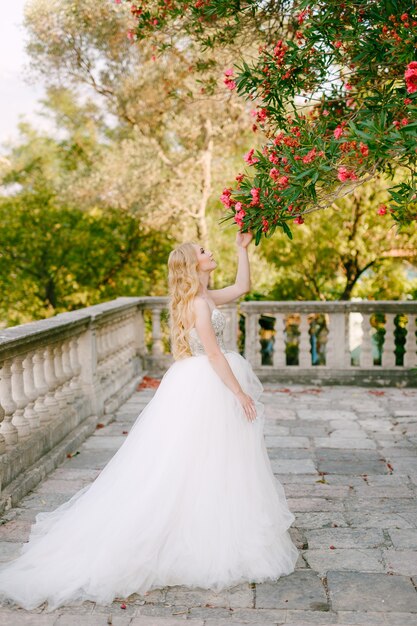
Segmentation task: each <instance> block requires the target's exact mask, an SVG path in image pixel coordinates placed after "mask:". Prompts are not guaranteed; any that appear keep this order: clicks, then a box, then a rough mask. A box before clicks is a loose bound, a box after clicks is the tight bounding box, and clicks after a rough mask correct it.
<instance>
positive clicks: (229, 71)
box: [224, 67, 233, 76]
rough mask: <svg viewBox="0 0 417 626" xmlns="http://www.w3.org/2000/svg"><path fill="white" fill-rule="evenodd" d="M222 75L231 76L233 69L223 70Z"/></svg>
mask: <svg viewBox="0 0 417 626" xmlns="http://www.w3.org/2000/svg"><path fill="white" fill-rule="evenodd" d="M224 75H225V76H233V68H232V67H229V69H227V70H224Z"/></svg>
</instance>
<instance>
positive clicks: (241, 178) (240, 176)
mask: <svg viewBox="0 0 417 626" xmlns="http://www.w3.org/2000/svg"><path fill="white" fill-rule="evenodd" d="M244 178H245V175H244V174H238V175H237V176H236V178H235V180H237V182H238V183H241V182H242V180H243V179H244Z"/></svg>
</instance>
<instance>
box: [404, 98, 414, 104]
mask: <svg viewBox="0 0 417 626" xmlns="http://www.w3.org/2000/svg"><path fill="white" fill-rule="evenodd" d="M412 102H413V101H412V100H411V98H404V104H411V103H412Z"/></svg>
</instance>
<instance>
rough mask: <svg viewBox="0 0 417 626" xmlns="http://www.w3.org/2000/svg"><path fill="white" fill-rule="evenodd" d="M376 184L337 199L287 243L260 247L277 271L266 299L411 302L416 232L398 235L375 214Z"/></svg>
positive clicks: (380, 190)
mask: <svg viewBox="0 0 417 626" xmlns="http://www.w3.org/2000/svg"><path fill="white" fill-rule="evenodd" d="M378 182H379V181H378V180H376V181H372V183H371V182H368V183H366V184H364V185H362V186H361V187H358V188H357V189H355V190H354V192H353V193H352V194H350V195H349V196H346V197H345V198H343V199H342V200H339V202H338V204H337V206H336V207H335V208H334V209H332V210H330V209H329V211H328V212H327V213H326V218H327V219H324V218H323V216H321V215H317V214H314V215H312V216H311V217H310V219H309V220H308V222H307V223H306V224H305V225H304V227H303V228H299V229H297V230H296V232H295V233H294V239H293V241H292V242H290V241H289V240H288V239H287V238H282V239H280V240H279V241H278V242H277V241H272V240H267V241H265V242H264V244H263V246H262V253H263V255H264V256H265V259H266V260H267V261H268V262H269V263H272V264H274V265H275V266H276V268H277V270H278V279H277V281H276V283H275V285H274V287H273V288H272V289H271V290H270V291H269V292H268V297H269V298H271V299H276V300H292V299H294V300H350V299H351V298H352V297H354V296H355V297H358V296H359V297H365V298H373V299H380V300H390V299H405V298H410V297H412V295H413V293H415V290H416V288H417V272H416V271H415V263H416V259H417V233H416V231H415V229H413V228H411V227H404V228H403V229H402V231H401V232H400V233H398V232H397V229H396V228H395V227H394V226H393V225H392V224H391V225H390V226H387V220H389V216H388V215H387V214H384V213H382V214H379V213H378V211H377V210H376V209H375V205H378V202H379V198H380V197H381V196H382V195H383V194H384V186H383V183H381V182H379V184H378ZM413 266H414V271H413ZM413 275H414V277H413Z"/></svg>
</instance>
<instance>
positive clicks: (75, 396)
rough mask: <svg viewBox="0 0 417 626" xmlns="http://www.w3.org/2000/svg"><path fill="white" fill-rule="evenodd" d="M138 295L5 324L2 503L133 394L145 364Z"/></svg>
mask: <svg viewBox="0 0 417 626" xmlns="http://www.w3.org/2000/svg"><path fill="white" fill-rule="evenodd" d="M138 300H139V299H138V298H118V299H117V300H114V301H112V302H107V303H104V304H100V305H96V306H92V307H87V308H85V309H81V310H78V311H74V312H71V313H63V314H60V315H57V316H55V317H53V318H50V319H46V320H41V321H39V322H34V323H30V324H23V325H22V326H16V327H13V328H8V329H3V330H0V478H1V490H0V511H1V510H4V509H5V508H9V507H10V506H13V505H14V504H15V503H16V502H17V501H18V500H19V499H20V498H21V497H22V495H24V494H25V493H27V492H28V491H29V490H30V489H32V488H33V487H34V486H35V485H36V484H37V483H38V482H39V481H40V480H42V478H43V477H44V476H45V475H46V473H48V472H49V471H51V469H53V467H55V466H56V465H57V464H59V463H60V462H61V461H62V460H63V459H64V458H65V456H66V454H68V453H70V452H73V451H74V448H75V447H76V446H77V445H79V443H80V442H82V441H83V440H84V439H85V438H86V437H87V436H88V435H89V434H90V433H91V432H93V431H94V429H95V428H96V425H97V423H98V421H104V422H105V421H106V420H108V419H110V416H109V414H110V413H111V412H112V411H114V409H115V408H117V406H118V405H120V404H121V403H122V402H124V400H125V399H126V398H127V397H128V396H129V395H131V393H132V391H133V390H134V388H135V386H136V385H137V383H138V381H139V380H140V378H141V372H142V359H141V353H142V352H143V339H144V327H143V315H142V310H141V309H140V308H139V307H138ZM106 416H108V417H106Z"/></svg>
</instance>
